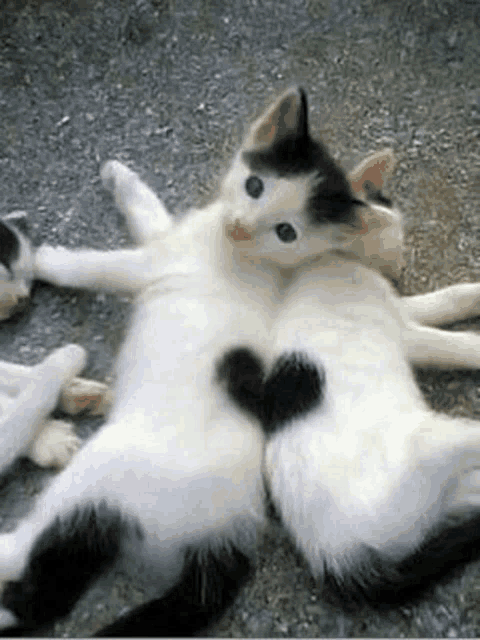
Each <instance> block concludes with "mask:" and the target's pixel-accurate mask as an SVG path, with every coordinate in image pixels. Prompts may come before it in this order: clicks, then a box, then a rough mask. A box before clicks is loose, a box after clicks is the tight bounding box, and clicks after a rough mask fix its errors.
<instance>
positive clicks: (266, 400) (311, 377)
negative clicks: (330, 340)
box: [216, 347, 326, 435]
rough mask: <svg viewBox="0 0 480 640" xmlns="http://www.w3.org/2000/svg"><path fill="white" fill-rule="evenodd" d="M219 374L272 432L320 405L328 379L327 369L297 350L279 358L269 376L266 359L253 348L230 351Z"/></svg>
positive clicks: (229, 390) (242, 405)
mask: <svg viewBox="0 0 480 640" xmlns="http://www.w3.org/2000/svg"><path fill="white" fill-rule="evenodd" d="M216 373H217V382H219V383H220V384H224V385H225V386H226V391H227V393H228V395H229V396H230V398H231V399H232V400H233V401H234V402H235V403H236V404H237V405H238V406H239V407H240V408H241V409H243V410H244V411H246V412H248V413H251V414H253V415H254V416H255V417H256V418H258V419H259V420H260V422H261V424H262V428H263V430H264V432H265V433H266V434H268V435H272V434H273V433H275V432H276V431H278V430H279V429H280V428H282V426H283V425H285V423H287V422H289V421H290V420H292V419H293V418H298V417H300V416H302V415H306V414H307V413H309V412H310V411H312V410H313V409H315V408H317V407H318V406H320V405H321V403H322V400H323V395H324V389H325V382H326V381H325V372H324V371H323V370H319V368H318V366H317V365H316V364H315V363H313V362H311V361H310V360H309V359H308V356H306V355H305V354H303V353H301V352H296V351H293V352H290V353H285V354H282V355H281V356H280V357H279V358H277V360H276V361H275V363H274V365H273V367H272V369H271V371H270V372H269V374H268V375H267V374H266V372H265V366H264V364H263V362H262V360H261V359H260V358H259V357H258V356H257V355H256V354H255V352H254V351H253V350H252V349H250V348H249V347H235V348H233V349H231V350H229V351H228V352H226V353H225V354H224V355H223V357H222V359H221V360H220V361H219V363H218V364H217V372H216Z"/></svg>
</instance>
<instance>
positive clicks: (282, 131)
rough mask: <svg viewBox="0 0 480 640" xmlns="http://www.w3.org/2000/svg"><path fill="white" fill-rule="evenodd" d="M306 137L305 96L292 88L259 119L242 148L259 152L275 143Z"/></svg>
mask: <svg viewBox="0 0 480 640" xmlns="http://www.w3.org/2000/svg"><path fill="white" fill-rule="evenodd" d="M306 137H308V107H307V96H306V94H305V91H304V90H303V89H300V88H298V87H294V88H291V89H289V90H288V91H286V92H285V93H284V94H283V95H282V96H280V98H279V99H278V100H277V101H276V102H275V103H274V104H273V105H272V106H271V107H270V108H269V109H267V111H266V112H265V113H264V114H263V115H262V116H261V118H259V119H258V120H257V121H256V122H255V123H254V124H253V126H252V127H251V128H250V131H249V133H248V135H247V138H246V140H245V144H244V146H245V147H246V148H247V149H251V150H261V149H264V148H266V147H269V146H271V145H274V144H275V143H276V142H278V141H280V140H282V139H284V138H290V139H291V140H295V139H299V140H300V139H302V138H306Z"/></svg>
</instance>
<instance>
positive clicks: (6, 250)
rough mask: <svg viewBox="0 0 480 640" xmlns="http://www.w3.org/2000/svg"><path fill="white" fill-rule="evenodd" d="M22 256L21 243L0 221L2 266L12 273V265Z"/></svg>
mask: <svg viewBox="0 0 480 640" xmlns="http://www.w3.org/2000/svg"><path fill="white" fill-rule="evenodd" d="M19 255H20V241H19V239H18V237H17V235H16V234H15V232H14V231H12V229H10V227H9V226H8V225H6V224H5V222H3V221H2V220H0V264H3V266H4V267H5V268H6V269H7V271H8V272H9V273H12V264H13V263H14V262H15V261H16V260H18V257H19Z"/></svg>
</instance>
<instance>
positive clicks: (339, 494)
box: [266, 255, 480, 579]
mask: <svg viewBox="0 0 480 640" xmlns="http://www.w3.org/2000/svg"><path fill="white" fill-rule="evenodd" d="M479 295H480V285H459V286H456V287H452V288H448V289H444V290H442V291H439V292H436V293H433V294H427V295H425V296H415V297H412V298H410V299H409V298H400V297H399V296H398V294H397V293H396V292H395V290H394V289H393V288H392V286H391V285H390V284H389V282H388V281H387V280H386V279H385V278H384V277H383V276H381V275H380V274H379V273H378V272H376V271H374V270H372V269H371V268H369V267H366V266H364V265H362V264H359V263H358V261H353V260H346V259H344V258H343V257H342V258H338V257H333V256H328V255H325V256H324V257H323V258H322V259H321V260H319V261H318V262H317V264H316V266H315V268H313V267H311V268H310V269H309V270H308V271H301V272H299V273H298V277H297V280H296V282H295V284H294V285H293V286H292V287H291V289H290V290H289V292H288V295H287V296H286V297H285V299H284V302H283V304H282V307H281V309H280V311H279V314H278V316H277V319H276V323H275V328H274V329H273V332H274V335H275V342H276V346H275V350H276V352H277V353H284V352H287V353H288V352H289V351H291V350H299V351H302V352H303V353H306V354H308V356H309V358H310V359H311V360H312V361H314V362H315V363H316V364H317V366H318V367H319V368H322V369H323V370H324V371H325V379H326V389H325V399H324V402H323V403H322V406H321V408H320V409H318V410H315V411H312V412H311V413H310V414H309V415H307V416H306V417H304V418H299V419H297V420H293V421H292V423H291V424H290V425H288V426H287V427H285V428H284V429H283V430H281V431H280V432H279V433H277V434H276V435H275V436H274V437H273V438H272V439H271V441H270V442H269V443H268V445H267V450H266V473H267V477H268V480H269V484H270V488H271V493H272V497H273V500H274V502H275V503H276V504H277V506H278V507H279V510H280V512H281V515H282V518H283V519H284V521H285V523H286V524H287V526H288V528H289V529H290V531H291V532H292V534H293V535H294V537H295V539H296V541H297V543H298V545H299V547H300V548H301V549H302V551H303V552H304V554H305V556H306V558H307V560H308V561H309V564H310V566H311V568H312V570H313V572H314V573H315V575H316V576H317V577H319V578H320V579H321V578H322V577H323V575H324V569H325V567H328V569H329V570H330V571H333V572H334V573H335V574H336V575H337V576H340V577H341V576H345V574H347V573H348V572H349V571H351V570H352V568H354V567H360V566H361V563H362V562H363V555H362V547H363V545H365V544H366V545H368V546H369V547H371V548H374V549H377V550H381V551H384V552H385V553H387V554H388V555H389V556H391V557H393V558H397V559H401V558H403V557H406V556H407V555H408V554H409V553H410V552H411V551H412V550H413V549H415V548H417V547H418V546H419V544H420V543H421V542H422V539H423V535H424V534H425V532H426V531H427V530H429V529H430V527H431V526H432V525H433V524H434V523H435V522H437V521H438V520H439V518H440V516H441V515H442V514H444V513H445V512H446V511H447V510H448V509H451V508H452V507H454V506H455V507H457V508H459V507H460V506H461V505H464V506H466V505H471V506H474V505H477V504H479V503H480V501H479V499H480V485H479V484H478V472H477V471H476V469H475V467H477V466H480V426H479V424H478V422H475V421H472V420H459V419H451V418H447V417H445V416H441V415H437V414H434V413H433V412H432V411H431V410H429V409H428V407H427V405H426V403H425V402H424V400H423V398H422V396H421V393H420V391H419V390H418V388H417V386H416V382H415V379H414V376H413V373H412V371H411V367H410V363H415V364H418V365H432V364H433V365H435V366H437V365H442V366H462V367H463V366H466V367H469V366H472V367H478V366H479V364H480V338H479V336H477V335H475V334H473V333H469V334H466V333H465V334H463V333H462V334H459V333H451V332H447V331H441V330H438V329H433V328H430V327H425V326H421V325H420V324H419V322H432V323H440V322H441V320H442V317H445V318H446V319H448V320H449V321H452V320H455V319H457V318H459V319H460V318H464V317H468V316H469V315H474V314H475V312H476V311H477V309H478V301H479V299H480V298H479Z"/></svg>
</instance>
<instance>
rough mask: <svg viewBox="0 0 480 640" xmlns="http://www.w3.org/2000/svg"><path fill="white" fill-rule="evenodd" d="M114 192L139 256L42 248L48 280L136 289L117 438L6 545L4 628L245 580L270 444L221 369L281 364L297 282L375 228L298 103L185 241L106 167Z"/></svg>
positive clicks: (89, 451) (266, 126) (265, 121)
mask: <svg viewBox="0 0 480 640" xmlns="http://www.w3.org/2000/svg"><path fill="white" fill-rule="evenodd" d="M299 139H301V140H302V144H303V142H304V141H306V140H308V149H307V150H306V151H307V153H306V155H305V158H304V159H301V158H300V164H298V166H296V167H295V171H294V172H293V174H292V170H291V167H290V164H289V153H290V149H295V147H296V146H297V140H299ZM259 153H260V156H259V155H258V154H259ZM275 158H281V159H282V163H283V164H282V172H281V175H277V172H276V171H275ZM297 160H298V158H297ZM269 163H270V164H269ZM270 165H272V166H270ZM102 178H103V181H104V184H105V186H106V187H107V188H109V189H110V190H111V191H112V192H113V194H114V196H115V199H116V201H117V204H118V205H119V207H120V209H121V210H122V211H123V212H124V213H125V215H126V217H127V221H128V223H129V225H130V229H131V232H132V235H133V237H134V239H135V240H136V241H137V243H138V244H139V247H138V248H136V249H127V250H121V251H114V252H97V251H91V250H79V251H69V250H67V249H63V248H60V247H59V248H53V247H41V248H40V249H39V250H38V252H37V254H36V276H37V277H38V278H40V279H43V280H47V281H49V282H52V283H54V284H58V285H64V286H75V287H91V288H97V289H103V290H107V291H130V292H134V293H135V294H137V298H136V313H135V315H134V318H133V321H132V326H131V330H130V333H129V335H128V337H127V339H126V342H125V345H124V346H123V349H122V352H121V353H120V356H119V358H118V364H117V377H118V382H117V385H116V389H115V402H114V405H113V408H112V411H111V415H110V418H109V421H108V423H107V424H106V425H105V426H104V427H103V428H102V429H101V431H100V432H99V433H97V434H96V435H94V437H93V438H92V439H91V440H90V441H89V442H88V443H87V444H86V446H85V447H84V448H83V449H82V450H81V451H80V452H79V454H78V455H77V456H76V457H75V459H74V460H73V461H72V463H71V464H70V465H69V466H68V467H67V468H66V469H65V470H64V471H63V472H61V473H60V474H59V475H58V476H57V478H56V479H55V480H54V482H53V483H52V485H51V486H50V488H49V489H48V490H47V491H46V492H45V493H44V494H43V495H42V496H41V497H40V499H39V500H38V503H37V505H36V507H35V509H34V511H33V513H32V514H31V515H30V516H29V517H28V518H26V520H25V521H24V522H23V523H21V525H20V526H19V528H18V529H17V531H15V532H14V533H12V534H8V535H3V536H0V579H1V580H2V581H8V580H10V581H13V582H11V583H10V585H9V586H8V587H7V588H6V590H5V592H4V596H3V605H4V607H5V608H4V609H3V613H2V624H3V626H6V625H8V624H11V623H12V622H14V621H15V620H18V621H19V622H20V623H21V624H23V625H25V626H27V627H29V628H30V629H34V630H38V628H39V627H40V626H42V625H43V624H46V623H48V622H51V621H52V620H54V619H55V617H58V616H60V615H64V614H65V613H66V612H67V611H68V610H69V608H70V607H71V606H72V604H73V602H74V601H75V600H76V598H77V597H78V595H79V593H81V592H82V590H83V589H84V588H85V587H86V584H87V583H89V582H91V581H92V580H94V579H95V578H96V577H98V576H99V575H100V574H102V575H105V574H106V572H108V571H109V570H111V571H113V570H115V569H116V568H119V567H121V568H122V570H123V571H125V572H127V573H129V574H131V575H132V577H134V579H135V580H136V581H137V582H140V583H141V584H143V585H144V586H145V588H146V589H147V590H148V588H149V585H152V584H153V585H154V588H155V592H156V594H157V595H158V596H159V597H160V596H163V595H165V594H166V593H167V592H168V591H169V590H171V589H174V588H175V586H176V585H178V584H179V581H180V582H181V581H182V580H186V579H187V577H186V574H185V571H186V568H188V567H192V571H194V570H195V567H197V566H200V567H201V568H200V570H199V571H200V573H202V572H204V573H205V572H206V573H205V575H206V574H208V571H210V570H211V567H212V566H213V567H215V571H214V573H216V574H218V575H219V578H218V579H220V580H222V579H224V580H227V579H228V576H229V575H230V576H233V578H232V579H233V583H232V584H235V585H236V584H237V583H239V580H240V577H241V574H242V573H244V572H245V571H246V570H247V567H248V565H249V563H250V562H251V561H252V560H253V559H254V556H255V550H256V546H257V532H258V530H259V527H262V526H263V524H264V500H263V498H264V495H263V479H262V460H263V452H264V436H263V431H262V429H261V428H259V425H258V423H257V421H255V420H252V419H251V418H250V416H248V415H245V413H244V411H243V410H242V409H238V408H237V407H236V406H235V404H234V403H233V402H232V401H231V399H230V398H229V396H228V394H227V393H226V390H225V388H224V384H223V381H222V380H219V372H218V362H219V361H220V360H221V357H222V355H223V354H224V353H225V352H226V351H228V350H229V349H230V348H231V347H232V346H233V345H235V344H237V343H238V341H239V340H240V341H241V342H242V343H246V344H250V345H252V347H254V348H255V349H256V350H257V351H258V352H259V353H261V354H264V356H265V358H267V357H268V353H269V349H268V345H269V337H270V334H271V328H272V325H273V321H274V318H275V314H276V312H277V309H278V305H279V303H280V302H281V299H282V297H283V295H284V292H285V290H286V287H287V286H288V283H289V282H290V279H291V274H292V272H293V270H294V269H295V268H296V267H298V265H300V264H303V263H308V261H309V260H311V259H312V257H313V256H315V255H316V254H318V253H321V252H323V251H326V250H329V249H331V248H332V247H333V248H339V249H340V248H346V249H348V248H349V247H350V246H351V245H352V242H353V241H354V240H355V231H356V230H357V229H360V228H362V223H361V221H360V219H359V217H358V215H357V213H356V211H355V206H354V205H355V202H354V201H355V198H354V195H353V193H352V191H351V189H350V187H349V185H348V182H347V181H346V178H345V177H344V174H343V172H342V171H341V170H340V169H339V168H338V167H337V166H336V164H335V163H334V161H333V160H332V159H331V157H330V156H329V154H328V152H327V151H326V150H325V149H324V148H323V147H322V146H321V145H320V144H318V143H315V142H314V141H313V140H311V138H310V136H309V133H308V123H307V106H306V98H305V95H304V93H303V92H301V91H299V90H292V91H290V92H287V93H286V94H285V95H284V96H282V97H281V98H280V99H279V100H278V101H277V102H276V103H275V104H274V105H273V106H272V107H271V108H270V109H269V110H268V111H267V113H266V114H264V116H263V117H262V118H261V119H260V120H259V121H257V123H255V124H254V126H253V127H252V129H251V131H250V134H249V136H248V138H247V140H246V142H245V144H244V145H243V147H242V148H241V150H240V152H239V153H238V154H237V156H236V158H235V159H234V162H233V164H232V167H231V169H230V171H229V172H228V174H227V175H226V178H225V179H224V181H223V184H222V188H221V191H220V194H219V197H218V199H217V200H216V201H215V202H214V203H213V204H212V205H210V206H209V207H207V208H206V209H204V210H201V211H196V212H192V213H191V215H190V216H188V217H187V218H185V219H184V220H182V221H181V222H180V223H179V224H178V225H176V226H173V225H172V219H171V217H170V216H169V215H168V213H167V212H166V210H165V208H164V207H163V205H162V204H161V203H160V202H159V201H158V199H157V198H156V196H155V195H154V194H153V193H152V192H151V191H150V189H149V188H148V187H147V186H146V185H145V184H143V183H142V182H141V181H140V180H139V178H138V177H137V176H136V174H134V173H133V172H132V171H130V170H129V169H127V168H126V167H125V166H123V165H121V164H120V163H118V162H109V163H107V165H106V166H105V167H104V168H103V171H102ZM238 220H241V225H240V224H239V223H238ZM253 231H255V241H254V243H253V244H254V246H255V252H254V253H255V255H254V256H253V257H252V255H251V254H252V252H251V248H252V239H251V236H250V233H252V232H253ZM284 270H286V271H284ZM55 547H59V548H60V549H61V548H64V549H68V553H67V554H66V555H64V554H62V553H61V552H59V551H58V549H57V551H54V549H55ZM72 547H74V548H75V550H76V552H72ZM52 553H54V554H55V555H56V557H58V566H55V567H53V566H51V564H50V563H51V557H52V555H51V554H52ZM189 575H191V573H190V574H189ZM50 583H51V584H50ZM49 584H50V587H51V588H50V587H49ZM212 584H215V579H214V578H212ZM24 589H26V590H27V591H28V593H29V596H28V597H26V592H24ZM212 593H214V590H213V591H212ZM205 597H206V596H205ZM226 600H228V593H227V589H226V588H225V589H220V590H219V591H217V595H216V601H215V608H216V609H221V607H222V605H223V604H225V601H226ZM190 604H191V605H192V606H191V607H189V598H185V599H184V603H183V605H184V606H185V608H186V609H188V608H190V611H189V612H188V614H187V615H186V617H185V618H181V616H180V619H181V620H182V624H179V616H178V615H177V613H176V616H175V620H174V621H172V619H171V617H170V618H169V617H168V616H165V617H164V619H163V620H162V621H161V623H160V624H161V628H158V626H156V627H155V630H150V633H154V634H155V635H164V634H167V635H168V634H172V633H175V634H177V635H178V634H180V635H189V634H190V633H191V632H193V631H194V630H195V629H196V628H198V627H199V626H201V624H205V622H206V617H208V616H207V614H206V613H205V612H209V615H210V613H211V607H210V608H209V606H208V602H205V601H204V597H203V596H202V598H201V599H200V600H195V601H194V602H193V603H192V602H190ZM194 605H195V606H194ZM195 607H196V614H197V617H196V616H195V615H193V612H192V608H193V609H195ZM177 611H178V607H177V608H176V612H177ZM202 620H203V622H201V621H202ZM172 622H174V625H173V628H172V626H171V625H172ZM141 634H142V633H140V635H141Z"/></svg>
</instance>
